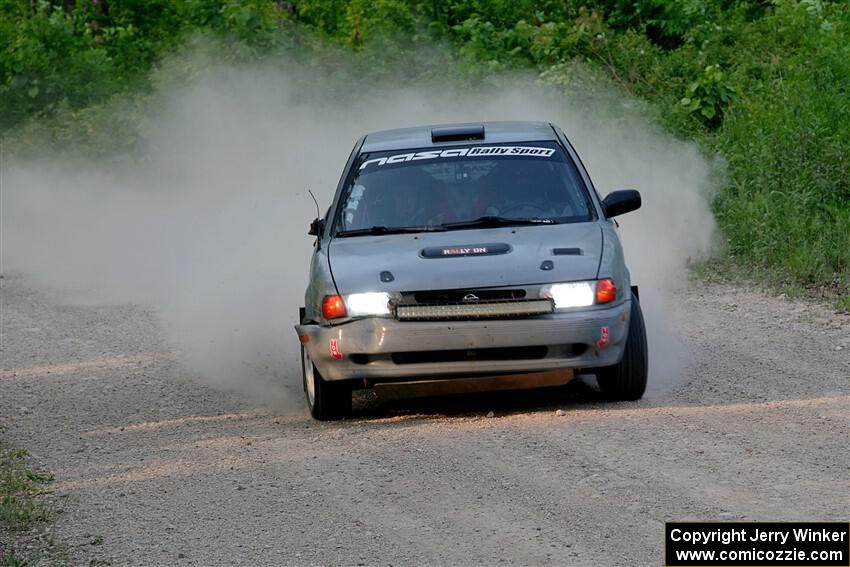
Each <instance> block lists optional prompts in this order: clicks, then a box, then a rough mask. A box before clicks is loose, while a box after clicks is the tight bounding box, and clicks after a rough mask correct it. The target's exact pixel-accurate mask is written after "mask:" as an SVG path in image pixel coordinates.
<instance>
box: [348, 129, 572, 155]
mask: <svg viewBox="0 0 850 567" xmlns="http://www.w3.org/2000/svg"><path fill="white" fill-rule="evenodd" d="M475 126H478V127H481V126H484V139H483V140H462V141H457V142H446V141H440V142H436V143H435V142H432V141H431V129H432V128H455V127H461V128H462V127H475ZM557 139H558V137H557V135H556V134H555V131H554V129H553V128H552V126H551V125H550V124H548V123H547V122H466V123H457V124H432V125H429V126H414V127H412V128H397V129H394V130H383V131H380V132H373V133H371V134H367V135H366V139H365V140H364V141H363V147H362V148H361V150H360V151H361V152H384V151H392V150H407V149H413V148H428V147H432V146H447V145H464V146H468V145H471V144H500V143H504V142H534V141H556V140H557Z"/></svg>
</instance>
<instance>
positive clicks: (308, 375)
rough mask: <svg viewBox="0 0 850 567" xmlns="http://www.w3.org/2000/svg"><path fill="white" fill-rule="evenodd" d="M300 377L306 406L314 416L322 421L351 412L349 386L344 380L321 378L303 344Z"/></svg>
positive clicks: (339, 417) (344, 415)
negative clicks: (335, 380) (330, 380)
mask: <svg viewBox="0 0 850 567" xmlns="http://www.w3.org/2000/svg"><path fill="white" fill-rule="evenodd" d="M301 378H302V382H303V386H304V393H305V395H306V397H307V407H308V408H309V409H310V415H312V416H313V417H314V418H316V419H319V420H322V421H327V420H333V419H342V418H343V417H346V416H347V415H348V414H350V413H351V388H350V387H349V386H348V384H346V383H345V382H341V383H337V382H329V381H327V380H325V379H324V378H322V375H321V374H320V373H319V369H318V368H316V365H315V364H313V361H312V360H311V359H310V355H309V354H308V353H307V350H306V349H305V348H304V345H301Z"/></svg>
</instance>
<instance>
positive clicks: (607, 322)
mask: <svg viewBox="0 0 850 567" xmlns="http://www.w3.org/2000/svg"><path fill="white" fill-rule="evenodd" d="M640 205H641V199H640V194H639V193H638V192H637V191H634V190H622V191H614V192H612V193H610V194H609V195H608V196H607V197H605V198H604V199H601V198H600V197H599V195H598V194H597V192H596V190H595V189H594V187H593V184H592V183H591V180H590V178H589V177H588V174H587V171H586V170H585V168H584V166H583V165H582V163H581V161H580V159H579V157H578V155H576V152H575V150H574V149H573V147H572V145H571V144H570V142H569V141H568V140H567V138H566V136H565V135H564V133H563V132H562V131H561V129H560V128H559V127H557V126H555V125H554V124H547V123H542V122H492V123H484V124H454V125H443V126H423V127H416V128H403V129H398V130H387V131H384V132H377V133H374V134H368V135H366V136H364V137H363V138H361V139H360V140H358V141H357V144H356V145H355V147H354V150H353V151H352V152H351V156H350V157H349V159H348V163H346V165H345V169H344V171H343V174H342V178H341V179H340V182H339V185H338V187H337V190H336V195H335V196H334V200H333V203H332V204H331V206H330V209H329V210H328V212H327V215H326V216H325V218H323V219H319V218H317V219H315V220H314V221H313V222H312V224H311V225H310V231H309V234H311V235H314V236H315V237H316V240H315V244H314V251H313V257H312V262H311V265H310V283H309V285H308V287H307V292H306V297H305V306H304V307H303V308H302V309H301V310H300V314H299V315H300V323H299V324H298V325H296V326H295V330H296V331H297V333H298V338H299V340H300V342H301V356H302V367H303V380H304V390H305V392H306V394H307V401H308V404H309V407H310V411H311V413H312V415H313V416H314V417H316V418H318V419H335V418H339V417H343V416H345V415H346V414H347V413H348V412H350V410H351V393H352V390H353V389H355V388H364V387H371V386H373V385H375V384H378V383H381V382H409V381H423V380H444V379H452V378H463V377H481V376H495V375H504V374H511V375H516V374H524V373H531V372H539V371H544V370H554V369H573V370H574V371H577V370H581V371H584V372H590V373H595V374H596V377H597V381H598V383H599V387H600V390H601V392H602V393H603V394H605V395H606V396H607V397H609V398H611V399H621V400H634V399H638V398H640V397H641V396H642V395H643V393H644V390H645V389H646V379H647V345H646V333H645V329H644V323H643V316H642V314H641V309H640V304H639V303H638V294H637V288H636V287H633V286H632V282H631V279H630V277H629V271H628V269H627V268H626V264H625V261H624V259H623V250H622V247H621V245H620V240H619V238H618V236H617V231H616V228H615V223H614V221H613V220H612V218H613V217H615V216H617V215H620V214H623V213H627V212H629V211H633V210H635V209H637V208H639V207H640Z"/></svg>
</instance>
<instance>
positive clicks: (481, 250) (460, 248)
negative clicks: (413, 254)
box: [419, 242, 511, 258]
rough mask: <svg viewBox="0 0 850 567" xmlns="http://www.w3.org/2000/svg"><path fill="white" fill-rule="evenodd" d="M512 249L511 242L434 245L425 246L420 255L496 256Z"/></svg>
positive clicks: (443, 256) (454, 256)
mask: <svg viewBox="0 0 850 567" xmlns="http://www.w3.org/2000/svg"><path fill="white" fill-rule="evenodd" d="M510 251H511V247H510V245H509V244H505V243H502V242H499V243H495V244H458V245H456V246H432V247H430V248H423V249H422V250H421V251H420V252H419V255H420V256H422V257H423V258H458V257H464V256H495V255H498V254H507V253H508V252H510Z"/></svg>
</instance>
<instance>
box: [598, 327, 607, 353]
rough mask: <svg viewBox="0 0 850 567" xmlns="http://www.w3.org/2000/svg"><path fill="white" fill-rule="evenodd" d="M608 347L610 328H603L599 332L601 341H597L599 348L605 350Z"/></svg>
mask: <svg viewBox="0 0 850 567" xmlns="http://www.w3.org/2000/svg"><path fill="white" fill-rule="evenodd" d="M606 346H608V327H602V330H601V331H600V332H599V340H598V341H596V347H597V348H604V347H606Z"/></svg>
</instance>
